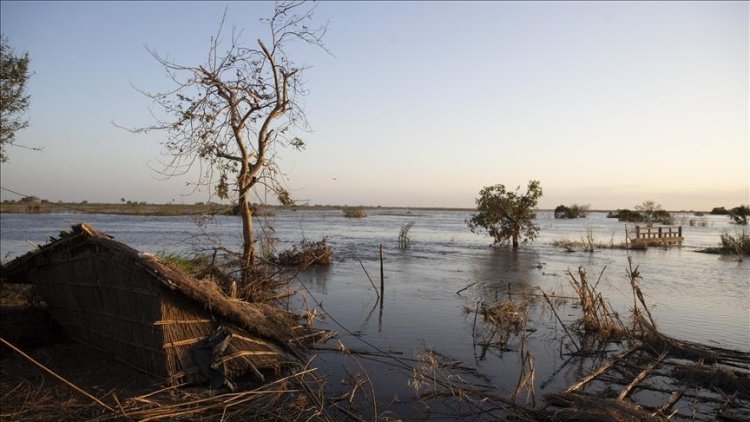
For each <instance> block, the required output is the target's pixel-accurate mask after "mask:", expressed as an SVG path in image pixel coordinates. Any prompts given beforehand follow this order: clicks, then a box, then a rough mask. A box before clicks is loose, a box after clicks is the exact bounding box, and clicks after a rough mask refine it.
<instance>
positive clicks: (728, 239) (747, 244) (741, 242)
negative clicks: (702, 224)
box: [721, 231, 750, 257]
mask: <svg viewBox="0 0 750 422" xmlns="http://www.w3.org/2000/svg"><path fill="white" fill-rule="evenodd" d="M721 251H722V253H725V254H736V255H737V256H740V257H741V256H742V255H750V236H749V235H748V234H747V232H745V231H743V232H742V233H735V234H731V233H726V232H725V233H722V234H721Z"/></svg>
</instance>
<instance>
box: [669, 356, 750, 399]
mask: <svg viewBox="0 0 750 422" xmlns="http://www.w3.org/2000/svg"><path fill="white" fill-rule="evenodd" d="M672 376H674V377H675V378H676V379H678V380H680V381H682V382H684V383H685V384H688V385H691V386H699V387H704V388H709V389H719V390H721V391H723V392H724V393H725V394H728V395H732V394H737V396H739V397H742V398H750V374H748V372H740V371H736V370H732V369H729V368H726V367H723V366H719V365H703V364H700V363H694V364H687V365H678V366H676V367H675V368H673V369H672Z"/></svg>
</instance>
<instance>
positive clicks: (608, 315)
mask: <svg viewBox="0 0 750 422" xmlns="http://www.w3.org/2000/svg"><path fill="white" fill-rule="evenodd" d="M605 269H606V267H605V268H604V269H602V272H601V273H600V274H599V277H598V279H597V281H596V283H594V284H591V283H590V282H589V280H588V274H587V272H586V269H585V268H583V267H578V277H576V276H575V275H574V274H573V273H572V272H571V271H568V276H569V277H570V280H568V281H569V282H570V286H571V287H572V288H573V290H574V291H575V292H576V294H577V295H578V299H579V300H580V304H581V313H582V316H581V318H580V319H579V320H578V321H577V327H576V328H577V329H579V330H582V331H583V332H584V333H596V334H597V335H598V336H600V338H602V339H606V340H612V339H620V338H623V337H626V336H627V334H628V330H627V328H626V327H625V325H624V324H623V322H622V321H621V320H620V317H619V315H618V314H617V313H616V312H615V311H614V310H613V309H612V308H611V306H610V305H609V303H607V302H606V301H605V300H604V298H603V297H602V294H601V293H600V292H598V291H597V290H596V288H597V286H598V285H599V282H600V281H601V278H602V276H603V275H604V270H605Z"/></svg>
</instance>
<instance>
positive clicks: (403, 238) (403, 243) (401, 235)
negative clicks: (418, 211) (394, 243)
mask: <svg viewBox="0 0 750 422" xmlns="http://www.w3.org/2000/svg"><path fill="white" fill-rule="evenodd" d="M412 226H414V222H413V221H410V222H408V223H405V224H403V225H402V226H401V229H400V230H399V232H398V247H399V248H401V249H406V248H408V247H409V245H410V244H411V239H410V238H409V230H411V228H412Z"/></svg>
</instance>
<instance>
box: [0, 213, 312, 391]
mask: <svg viewBox="0 0 750 422" xmlns="http://www.w3.org/2000/svg"><path fill="white" fill-rule="evenodd" d="M0 274H1V275H2V279H3V280H4V281H6V282H15V283H32V284H34V285H35V286H36V287H37V290H38V292H39V294H40V295H41V296H42V298H43V299H44V300H45V302H46V303H47V304H48V306H49V310H50V313H51V314H52V316H53V318H55V319H56V320H57V322H58V323H59V324H60V325H61V326H62V327H63V329H64V331H65V333H66V335H67V336H68V337H69V338H71V339H73V340H75V341H78V342H81V343H84V344H86V345H89V346H92V347H95V348H97V349H100V350H103V351H105V352H108V353H111V354H112V355H113V356H114V357H115V359H117V360H119V361H121V362H123V363H126V364H128V365H131V366H133V367H136V368H138V369H140V370H142V371H145V372H147V373H149V374H152V375H155V376H157V377H160V378H163V379H165V380H166V381H167V382H168V383H170V384H172V385H176V384H182V383H192V382H201V381H206V380H207V379H208V380H210V381H211V384H212V386H214V387H218V386H220V385H222V384H225V385H227V386H230V387H231V383H230V380H231V379H233V378H234V377H236V376H239V375H242V374H245V373H251V374H254V375H255V376H256V377H259V378H262V377H263V375H262V371H264V370H268V369H271V368H275V369H278V368H280V367H281V366H283V365H284V363H285V362H289V361H291V360H294V359H295V355H296V352H297V346H298V343H297V342H296V341H295V338H297V337H298V336H300V335H301V334H302V332H303V331H305V330H304V328H303V327H301V326H300V325H299V324H298V323H297V318H295V317H294V316H293V315H292V314H291V313H289V312H287V311H284V310H282V309H279V308H276V307H273V306H270V305H264V304H255V303H247V302H243V301H240V300H236V299H232V298H229V297H227V296H226V295H225V294H224V293H223V292H222V291H221V290H220V289H219V287H218V286H216V284H214V283H212V282H208V281H201V280H196V279H193V278H191V277H189V276H187V275H186V274H184V273H183V272H181V271H180V270H178V269H177V268H175V267H174V266H172V265H170V264H169V263H166V262H164V261H162V260H160V259H158V258H156V257H154V256H152V255H148V254H143V253H139V252H138V251H136V250H135V249H132V248H130V247H128V246H126V245H124V244H122V243H119V242H117V241H115V240H114V239H113V238H112V237H111V236H109V235H106V234H104V233H100V232H97V231H96V230H94V229H93V228H91V227H90V226H88V225H86V224H80V225H77V226H74V227H73V230H72V232H63V233H61V236H60V238H59V239H54V240H53V241H52V242H51V243H49V244H47V245H45V246H42V247H40V248H39V249H37V250H35V251H32V252H29V253H27V254H26V255H23V256H21V257H19V258H17V259H15V260H13V261H11V262H9V263H8V264H7V265H5V266H4V267H2V271H1V272H0ZM306 334H309V332H308V333H306Z"/></svg>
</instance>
